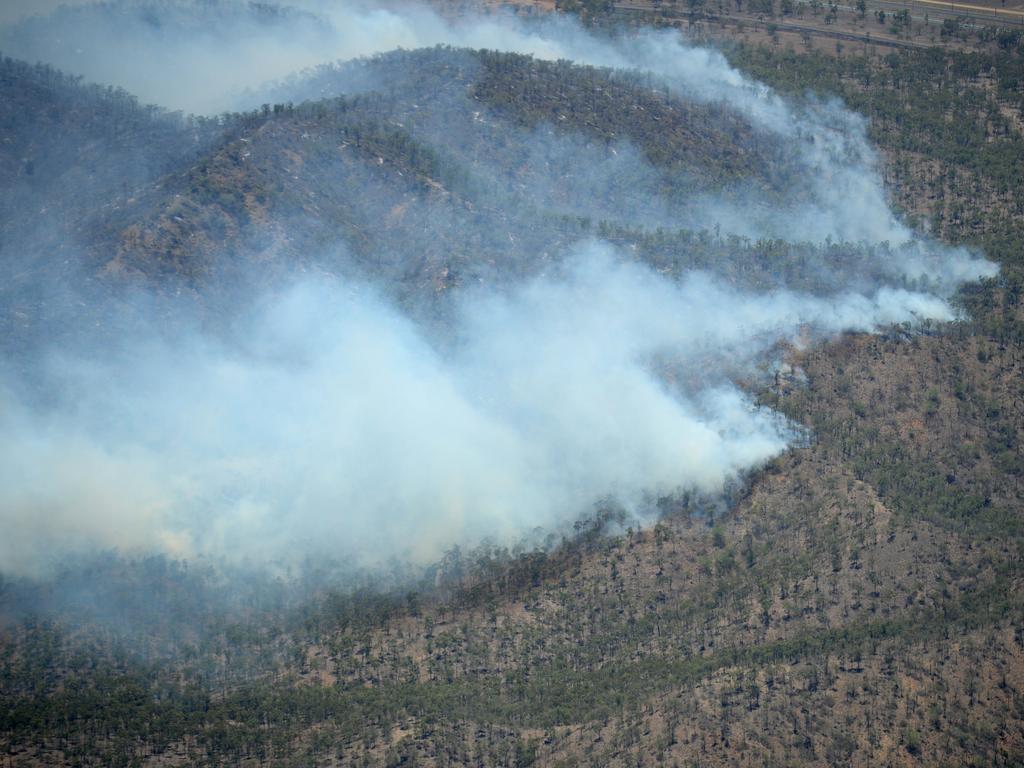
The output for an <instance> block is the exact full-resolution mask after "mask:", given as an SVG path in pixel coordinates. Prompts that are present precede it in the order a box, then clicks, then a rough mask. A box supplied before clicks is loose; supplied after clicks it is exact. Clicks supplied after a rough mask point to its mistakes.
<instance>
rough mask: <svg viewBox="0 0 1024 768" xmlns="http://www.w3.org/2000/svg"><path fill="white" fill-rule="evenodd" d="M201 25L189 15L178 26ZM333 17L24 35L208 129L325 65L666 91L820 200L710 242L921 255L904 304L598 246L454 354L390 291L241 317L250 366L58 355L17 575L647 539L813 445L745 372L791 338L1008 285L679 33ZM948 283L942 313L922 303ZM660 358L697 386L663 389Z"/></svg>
mask: <svg viewBox="0 0 1024 768" xmlns="http://www.w3.org/2000/svg"><path fill="white" fill-rule="evenodd" d="M129 7H130V6H129ZM141 7H144V8H157V7H158V6H154V5H152V4H148V5H147V4H143V5H142V6H141ZM198 7H199V6H191V5H188V4H181V5H176V6H169V8H171V10H170V11H168V13H169V14H170V20H171V21H174V20H175V19H177V21H179V22H180V21H181V18H182V17H183V18H186V19H187V18H189V14H191V13H194V12H197V11H196V9H197V8H198ZM213 7H214V8H228V9H230V7H231V6H230V5H229V4H225V5H223V6H213ZM306 8H307V10H308V11H309V13H313V14H316V18H319V19H321V20H322V19H327V20H328V22H329V23H328V24H326V25H323V24H321V23H320V22H315V23H314V21H315V19H314V21H311V20H310V19H311V18H312V17H310V16H309V15H308V14H307V15H303V14H285V15H282V16H280V17H279V18H276V19H269V20H268V19H262V20H258V21H254V20H252V19H248V18H244V19H242V20H241V21H239V20H237V19H235V17H234V16H232V15H231V14H230V13H225V14H224V16H223V18H222V19H221V21H220V22H219V24H215V25H212V26H211V27H210V28H209V29H208V30H206V31H205V32H204V35H207V36H209V39H208V38H207V37H201V38H199V39H192V38H190V37H189V35H188V34H186V33H183V32H181V30H180V27H179V26H175V24H174V23H170V22H169V21H168V20H167V19H163V20H162V21H161V22H160V23H153V20H152V19H150V20H149V21H145V18H146V17H145V16H143V17H139V16H138V15H137V14H132V13H127V14H125V15H123V16H118V17H116V18H115V19H114V20H113V21H111V19H110V18H108V17H107V16H105V15H103V14H99V15H97V16H95V17H89V18H92V19H93V21H92V22H90V23H88V24H84V23H83V24H72V23H70V22H71V21H74V20H75V19H76V18H79V17H77V16H75V14H76V13H78V12H80V11H83V9H82V8H77V9H71V10H68V11H65V12H63V13H64V15H63V16H60V15H58V16H57V17H55V18H56V22H52V24H53V26H50V27H47V26H45V23H44V22H39V24H41V25H42V26H29V25H28V24H29V23H28V22H26V23H25V24H26V26H22V27H18V28H16V30H17V35H18V37H17V40H18V41H20V44H21V45H23V46H24V47H25V48H28V49H31V51H30V53H31V52H34V53H36V54H38V55H36V56H29V58H40V57H42V58H45V55H44V54H47V53H52V54H53V55H54V57H55V58H54V59H53V60H54V61H55V63H56V64H58V65H60V66H65V67H67V68H69V69H71V70H72V71H75V70H76V64H77V66H78V70H79V71H83V72H86V73H88V74H89V75H90V76H92V77H95V78H97V79H107V78H105V77H104V76H105V75H110V76H111V77H110V79H112V80H114V82H117V81H116V80H115V79H114V73H115V72H117V73H121V74H122V75H123V76H124V77H126V78H127V79H125V80H123V81H121V82H120V84H122V85H125V86H126V87H128V88H130V89H132V90H134V91H136V92H137V93H139V94H140V95H141V96H143V98H146V99H154V100H158V101H161V100H162V101H165V102H166V103H170V104H172V105H173V106H177V107H183V108H187V109H195V110H199V111H218V110H220V109H225V108H227V106H228V105H229V104H230V103H231V99H233V98H244V97H243V96H241V95H240V91H241V89H243V88H255V87H257V86H259V85H260V84H261V83H262V82H263V81H264V80H266V79H271V78H281V77H284V76H285V75H287V74H289V73H290V72H292V71H293V70H295V69H298V68H302V67H307V66H310V65H312V64H317V63H321V62H325V61H333V60H335V59H344V58H349V57H351V56H356V55H366V54H370V53H374V52H377V51H383V50H388V49H391V48H393V47H395V46H399V45H400V46H405V47H410V48H412V47H419V46H423V45H433V44H437V43H446V44H452V45H466V46H471V47H488V48H498V49H503V50H514V51H519V52H525V53H530V54H533V55H535V56H538V57H543V58H550V59H560V58H567V59H572V60H574V61H578V62H581V63H589V64H595V65H599V66H609V67H616V68H634V69H636V68H639V69H644V70H648V71H650V72H652V73H653V74H654V76H655V77H656V78H657V79H658V81H659V82H661V83H663V84H664V85H665V86H666V87H668V88H670V89H672V90H673V91H674V92H676V93H678V94H680V95H682V96H684V97H686V98H688V99H694V100H698V101H715V102H719V101H720V102H723V103H726V104H728V105H729V107H730V108H732V109H734V110H735V111H737V112H739V113H741V114H743V115H745V116H746V117H747V118H748V119H749V120H750V121H751V122H752V124H754V125H755V126H756V127H757V128H759V129H760V130H764V131H769V132H772V133H773V134H776V135H778V136H779V137H781V138H783V139H785V140H788V141H791V142H794V143H795V145H796V146H798V147H799V150H798V152H799V154H800V157H801V159H802V162H803V163H804V166H805V168H806V170H807V172H806V174H804V176H803V178H804V181H805V183H806V184H807V185H809V187H810V189H809V190H801V191H802V192H803V193H804V194H802V195H801V199H803V200H806V199H810V200H813V201H814V202H813V203H810V204H808V203H800V204H799V205H797V204H795V203H794V205H793V206H792V207H791V208H788V209H786V208H782V209H779V208H778V207H777V206H776V207H765V206H761V207H762V209H764V210H765V213H764V214H763V215H761V216H757V215H750V209H748V208H747V207H745V206H744V205H741V204H739V203H737V202H736V201H735V200H736V198H733V199H732V201H731V202H729V201H724V200H719V199H716V198H713V197H707V198H705V199H704V200H702V203H701V205H702V207H701V209H700V213H699V216H698V218H704V219H706V221H709V222H715V223H717V224H719V225H720V226H721V227H722V228H723V230H725V231H735V232H738V233H740V234H748V235H752V236H777V235H778V234H779V231H780V230H782V231H783V235H784V236H785V237H788V238H789V239H791V240H808V241H814V242H821V241H824V240H825V239H826V238H833V239H836V240H848V241H863V242H865V243H881V242H890V243H893V244H896V245H899V244H904V245H905V246H906V247H905V248H904V250H903V251H901V253H902V254H903V258H902V259H901V260H899V261H894V262H892V263H888V262H887V263H886V264H884V265H881V266H882V267H884V268H885V269H887V270H888V271H889V273H890V274H891V277H892V281H891V284H872V285H862V284H859V283H858V284H857V285H842V284H840V285H836V286H835V290H834V292H833V293H832V294H831V295H828V296H812V295H806V294H800V293H797V292H792V291H786V290H778V291H773V292H771V293H756V292H744V291H740V290H736V289H734V288H731V287H729V286H728V285H726V284H724V283H723V282H722V281H721V280H720V279H719V278H717V277H715V276H714V275H711V274H704V273H691V274H689V275H688V276H687V277H686V278H685V279H683V280H682V281H681V282H679V283H676V282H671V281H669V280H667V279H665V278H662V277H660V276H659V275H657V274H655V273H654V272H652V271H650V270H649V269H647V268H644V267H641V266H638V265H636V264H634V263H631V262H629V261H628V260H627V259H625V258H624V257H623V256H622V254H618V253H616V252H615V251H614V250H613V249H612V248H610V247H609V246H607V245H604V244H601V243H597V242H586V243H583V244H580V245H579V246H578V247H577V249H576V251H575V252H574V254H573V255H572V256H571V257H570V258H569V259H568V260H567V261H566V262H565V263H564V264H563V265H561V266H560V267H559V268H558V269H553V270H550V271H549V272H548V273H547V274H545V275H541V276H538V277H535V278H533V279H531V280H529V281H527V282H526V283H524V284H522V285H519V286H515V287H511V288H506V289H503V290H500V291H499V290H486V289H481V290H480V291H478V292H476V293H471V294H469V295H467V296H465V297H463V298H462V299H461V304H460V306H459V307H458V309H457V310H456V317H457V321H456V323H455V327H456V328H457V329H458V338H457V340H456V343H453V344H451V345H445V346H444V348H443V349H441V348H440V347H439V346H438V345H437V344H436V343H434V340H433V339H431V338H430V337H429V336H428V335H427V334H426V333H425V332H424V331H423V330H422V329H420V328H418V327H417V325H416V324H415V323H414V322H412V321H411V320H410V319H408V318H407V317H405V316H404V315H403V314H402V313H401V312H399V311H398V310H397V309H396V308H395V307H394V306H392V305H391V304H389V303H388V302H387V301H386V300H384V299H383V298H381V296H380V294H379V293H378V292H377V291H376V290H375V289H374V288H373V287H372V286H369V285H366V284H362V283H354V282H349V283H346V284H343V285H341V284H339V283H337V282H336V281H328V282H323V281H321V282H310V281H300V282H297V283H296V284H294V285H293V286H291V287H290V288H288V289H287V290H281V291H278V292H277V293H276V294H274V295H273V296H267V297H262V298H261V300H260V301H259V302H257V309H256V310H254V311H253V312H252V313H251V315H250V316H248V317H247V318H246V319H245V320H243V321H240V323H241V331H240V335H241V336H242V337H244V338H245V340H246V341H245V343H244V344H243V345H235V344H231V343H228V342H226V341H224V340H223V339H222V338H219V337H215V336H210V335H205V334H201V333H198V332H183V333H179V334H177V335H174V336H168V335H166V334H160V333H142V332H140V333H138V334H137V335H136V336H135V337H134V338H128V339H125V340H124V343H123V345H122V347H121V348H120V350H116V351H113V352H106V353H98V352H96V351H95V350H93V351H91V352H90V351H89V350H67V349H64V350H58V351H55V352H54V353H53V354H52V355H51V356H50V357H49V359H48V361H47V364H46V368H45V374H44V378H45V380H46V381H47V383H48V388H49V390H50V392H51V397H52V402H49V403H48V404H47V405H46V406H45V407H40V406H39V405H38V404H36V403H34V402H31V400H32V398H30V397H27V396H26V394H25V392H24V389H23V385H20V384H19V383H18V378H17V377H16V376H13V375H12V376H8V377H6V380H7V384H6V386H5V387H4V388H3V389H0V527H2V528H3V529H4V530H5V531H7V532H8V535H6V536H4V537H3V538H2V539H0V570H2V571H4V572H15V573H29V574H33V573H35V574H39V573H45V572H46V570H47V569H48V568H50V567H51V566H52V565H53V563H54V562H56V561H57V560H59V558H60V557H62V556H63V555H65V554H68V553H88V552H91V551H95V550H102V549H110V548H116V549H119V550H122V551H127V552H153V551H156V552H165V553H169V554H173V555H175V556H186V557H194V556H198V555H202V556H210V557H216V558H229V559H233V560H237V561H242V560H248V561H253V562H269V561H279V560H295V559H300V558H304V557H306V556H335V557H341V558H347V559H350V560H352V561H355V562H360V563H364V564H367V565H373V564H375V563H380V562H383V561H386V560H387V559H389V558H393V557H397V558H406V559H410V560H413V561H416V562H426V561H429V560H430V559H432V558H436V557H438V556H439V555H440V554H441V553H442V552H443V551H444V549H445V548H446V547H448V546H450V545H451V544H453V543H456V542H463V543H472V542H476V541H479V540H481V539H482V538H485V537H492V538H496V539H499V540H505V541H507V540H511V539H515V538H517V537H520V536H523V535H524V534H526V533H528V532H529V531H531V530H532V529H534V528H537V527H542V528H545V529H548V530H552V529H557V528H558V527H559V526H561V525H564V524H566V523H568V522H571V521H572V520H573V519H574V518H575V517H577V516H578V515H579V514H581V513H583V512H585V511H586V510H587V509H588V507H589V505H592V504H593V503H594V502H595V501H596V500H598V499H601V498H605V497H609V496H611V497H615V498H617V499H618V500H619V501H620V502H621V503H623V504H624V505H626V506H627V507H628V508H630V509H632V510H634V511H635V512H636V513H637V514H639V515H642V514H644V510H645V509H646V508H647V507H648V505H649V502H650V500H651V499H652V498H654V497H656V496H658V495H663V494H668V493H672V492H674V491H677V490H680V489H698V490H700V491H703V492H706V493H715V492H716V491H719V490H720V489H722V487H723V486H724V484H725V483H727V482H728V481H730V480H731V479H733V478H735V477H737V476H739V475H742V474H743V473H744V472H746V471H749V470H751V469H753V468H756V467H758V466H759V465H761V464H763V463H764V462H765V461H767V460H769V459H770V458H772V457H773V456H776V455H778V454H779V453H780V452H781V451H783V450H785V448H786V446H787V445H788V444H789V442H790V441H791V440H792V438H793V435H794V432H793V430H792V428H791V427H790V426H789V425H787V424H786V423H785V421H784V420H783V419H782V418H781V417H779V416H778V415H776V414H773V413H771V412H769V411H766V410H764V409H758V408H755V407H754V405H753V403H752V402H751V400H750V398H749V397H748V396H747V395H745V394H744V393H743V392H742V391H741V390H740V389H739V388H738V387H737V386H736V385H735V384H734V383H733V382H731V381H730V380H729V378H728V376H727V375H726V373H725V372H726V370H729V371H735V370H743V369H747V370H749V371H751V372H753V371H754V370H755V369H756V367H757V366H758V365H759V364H762V363H763V362H764V359H765V358H764V356H765V355H766V354H767V353H768V352H769V350H770V349H771V348H773V346H774V345H776V344H777V343H778V342H780V341H793V342H795V341H796V340H797V339H798V338H804V337H806V335H807V334H808V333H810V334H811V335H817V336H818V337H821V336H826V335H829V334H835V333H838V332H841V331H844V330H858V331H865V332H872V331H875V330H877V329H878V328H879V327H881V326H885V325H889V324H899V323H909V324H913V323H917V322H919V321H922V320H937V321H945V320H951V319H953V318H954V313H953V311H952V309H951V308H950V305H949V304H948V298H949V296H950V295H951V293H952V292H953V291H954V290H955V288H956V287H957V286H958V285H959V284H960V283H962V282H963V281H965V280H971V279H977V278H980V277H985V276H989V275H992V274H993V273H994V267H993V266H992V265H991V264H989V263H987V262H984V261H982V260H979V259H977V258H975V257H973V256H972V255H970V254H969V253H967V252H965V251H962V250H954V249H949V248H945V247H942V246H939V245H937V244H934V243H927V242H923V241H919V240H918V239H917V238H916V237H915V236H914V235H913V233H912V232H911V231H910V230H909V229H908V228H906V227H905V226H904V225H903V224H902V223H901V222H900V221H899V220H898V219H897V218H896V216H895V215H894V214H893V213H892V211H891V210H890V208H889V206H888V204H887V202H886V199H885V194H884V189H883V187H882V184H881V181H880V179H879V176H878V174H877V172H876V170H875V165H876V162H877V161H876V158H875V155H874V153H873V151H872V150H871V148H870V146H869V144H868V142H867V140H866V136H865V130H864V123H863V120H862V119H861V118H859V117H858V116H856V115H853V114H851V113H849V112H848V111H846V110H845V109H843V108H842V106H841V105H839V104H836V103H823V104H809V105H804V106H799V107H798V106H793V105H790V104H787V103H786V102H785V101H783V100H782V99H781V98H779V97H778V96H777V95H775V94H774V93H772V92H771V91H770V90H769V89H767V88H766V87H764V86H763V85H760V84H757V83H753V82H751V81H749V80H747V79H746V78H744V77H743V76H742V75H741V74H740V73H738V72H737V71H736V70H734V69H732V68H731V67H730V66H729V65H728V63H727V62H726V61H725V59H724V58H723V57H722V56H721V55H720V54H719V53H717V52H715V51H710V50H706V49H701V48H696V47H693V46H690V45H687V44H685V43H684V42H683V41H682V40H681V39H680V38H679V37H678V35H676V34H674V33H669V32H650V31H648V32H642V33H640V34H637V35H635V36H632V37H628V38H623V39H619V40H608V39H597V38H595V37H593V36H591V35H590V34H589V33H587V32H586V31H585V30H583V29H582V28H580V27H579V26H578V25H576V24H575V23H573V22H571V21H569V20H566V19H551V20H548V21H545V22H542V23H538V24H533V25H525V24H522V23H520V22H519V21H517V20H515V19H514V18H510V17H503V16H497V17H483V16H481V17H469V18H463V19H460V20H459V21H458V22H457V23H450V22H448V21H446V20H444V19H442V18H440V17H439V16H437V15H436V14H435V13H433V12H432V11H430V10H428V9H425V8H420V7H415V6H410V7H407V8H405V9H404V10H401V11H396V10H390V9H383V8H374V7H372V6H363V5H360V6H356V5H341V6H327V5H320V4H316V5H308V6H306ZM175 14H177V15H175ZM139 18H143V22H144V23H143V22H140V21H139ZM69 20H70V21H69ZM158 21H160V19H158ZM140 24H143V26H139V25H140ZM47 30H48V31H47ZM54 41H56V42H54ZM5 45H6V43H5ZM143 47H144V48H146V49H147V50H149V51H150V53H148V54H147V57H148V58H144V57H143V56H142V53H141V52H140V50H141V48H143ZM8 50H9V51H10V52H11V53H14V54H17V55H27V54H24V53H22V52H19V51H18V49H17V46H15V47H14V48H13V49H11V48H10V47H8ZM68 51H71V52H74V53H73V55H72V54H69V53H67V52H68ZM67 56H71V58H66V57H67ZM76 56H77V57H79V58H77V59H76V58H74V57H76ZM61 57H65V58H61ZM127 61H132V62H134V61H140V62H143V63H142V64H141V65H140V66H137V67H125V66H124V65H125V62H127ZM257 62H258V64H257ZM171 64H174V65H176V66H174V67H173V78H172V77H170V76H169V75H167V69H168V67H169V66H170V65H171ZM132 78H135V79H134V80H133V79H132ZM236 103H237V102H236ZM749 194H750V195H751V200H753V201H755V202H756V191H754V190H751V191H750V193H749ZM922 276H925V277H928V278H929V279H930V280H931V282H932V283H933V284H934V285H935V286H937V288H936V292H935V293H934V294H929V293H921V292H915V291H909V290H905V289H903V288H900V287H899V285H900V281H901V280H902V279H903V278H919V277H922ZM662 363H663V364H667V365H670V366H671V367H672V368H673V369H675V370H680V371H684V372H686V374H687V376H686V378H687V381H688V385H687V386H686V387H682V386H676V385H673V384H671V383H669V382H668V381H666V380H664V379H662V378H659V377H658V376H656V375H654V374H653V373H652V371H653V370H654V368H655V367H656V365H657V364H662Z"/></svg>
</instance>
